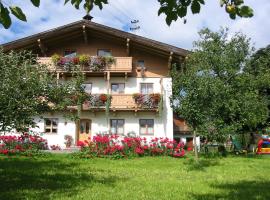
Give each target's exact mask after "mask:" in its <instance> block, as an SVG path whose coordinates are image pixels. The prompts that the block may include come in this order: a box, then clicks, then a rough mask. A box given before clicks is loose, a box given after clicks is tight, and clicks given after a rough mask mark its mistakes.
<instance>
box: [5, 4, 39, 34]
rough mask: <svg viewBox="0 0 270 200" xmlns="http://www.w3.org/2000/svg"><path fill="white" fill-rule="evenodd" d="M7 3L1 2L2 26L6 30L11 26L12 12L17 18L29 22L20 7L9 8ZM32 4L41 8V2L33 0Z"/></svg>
mask: <svg viewBox="0 0 270 200" xmlns="http://www.w3.org/2000/svg"><path fill="white" fill-rule="evenodd" d="M4 2H5V1H0V24H2V25H3V26H4V28H6V29H7V28H9V27H10V25H11V17H10V12H11V13H12V15H14V16H15V17H16V18H18V19H19V20H22V21H27V20H26V16H25V14H24V13H23V11H22V10H21V8H20V7H18V6H7V3H6V2H5V3H4ZM31 2H32V4H33V5H34V6H36V7H39V5H40V0H31Z"/></svg>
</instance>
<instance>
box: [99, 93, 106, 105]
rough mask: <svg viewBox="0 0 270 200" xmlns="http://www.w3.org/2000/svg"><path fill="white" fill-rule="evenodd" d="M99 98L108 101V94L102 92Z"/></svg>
mask: <svg viewBox="0 0 270 200" xmlns="http://www.w3.org/2000/svg"><path fill="white" fill-rule="evenodd" d="M99 99H100V100H101V101H102V102H103V103H104V102H106V101H107V95H106V94H101V95H100V96H99Z"/></svg>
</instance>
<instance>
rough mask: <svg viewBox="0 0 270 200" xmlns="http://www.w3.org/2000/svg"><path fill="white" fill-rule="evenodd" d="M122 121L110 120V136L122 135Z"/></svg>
mask: <svg viewBox="0 0 270 200" xmlns="http://www.w3.org/2000/svg"><path fill="white" fill-rule="evenodd" d="M124 125H125V120H124V119H111V132H112V134H118V135H124Z"/></svg>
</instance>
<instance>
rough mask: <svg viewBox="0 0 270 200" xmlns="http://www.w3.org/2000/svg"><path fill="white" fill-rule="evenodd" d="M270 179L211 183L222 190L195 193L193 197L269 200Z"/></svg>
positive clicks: (229, 199) (198, 198) (213, 186)
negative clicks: (213, 192) (211, 192)
mask: <svg viewBox="0 0 270 200" xmlns="http://www.w3.org/2000/svg"><path fill="white" fill-rule="evenodd" d="M269 185H270V181H241V182H238V183H231V184H230V183H229V184H217V185H211V187H212V188H214V189H218V191H220V192H219V193H217V194H199V195H198V194H193V195H191V196H190V198H191V199H196V200H216V199H223V200H232V199H233V200H253V199H257V200H268V199H270V192H269Z"/></svg>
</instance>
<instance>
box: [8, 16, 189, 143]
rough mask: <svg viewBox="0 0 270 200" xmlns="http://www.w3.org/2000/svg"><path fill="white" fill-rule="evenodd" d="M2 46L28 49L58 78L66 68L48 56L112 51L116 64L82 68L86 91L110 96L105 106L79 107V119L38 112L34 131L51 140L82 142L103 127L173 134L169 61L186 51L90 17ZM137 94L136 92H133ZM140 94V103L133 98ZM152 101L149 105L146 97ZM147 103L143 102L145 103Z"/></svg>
mask: <svg viewBox="0 0 270 200" xmlns="http://www.w3.org/2000/svg"><path fill="white" fill-rule="evenodd" d="M3 47H4V50H5V51H9V50H21V49H27V50H31V51H32V52H33V53H36V54H37V55H38V57H39V62H40V63H43V64H47V65H48V67H49V68H50V70H51V71H52V73H55V74H56V78H57V79H58V80H59V81H63V82H65V81H66V80H69V79H70V78H71V76H70V73H69V71H68V70H66V69H65V68H63V67H61V66H57V65H55V64H53V62H52V59H51V56H52V55H54V54H58V55H61V56H63V57H64V56H70V55H73V56H78V55H88V56H93V57H94V56H101V57H104V56H112V57H113V58H114V61H115V62H114V63H113V64H111V65H107V66H105V68H104V69H102V70H92V69H90V68H87V69H85V68H84V69H83V71H84V73H85V76H86V81H85V84H84V87H85V91H86V92H87V93H89V95H93V96H95V95H96V96H97V97H98V98H100V96H101V95H103V94H106V95H111V103H110V107H109V112H106V111H105V110H106V108H105V106H99V107H93V106H92V107H91V106H89V105H83V106H82V113H81V116H80V121H79V122H74V121H71V120H70V119H68V118H65V117H64V111H63V112H58V113H44V115H43V116H41V117H36V118H35V121H36V123H37V128H35V129H34V131H36V132H40V133H43V137H44V138H46V139H47V140H48V143H49V145H57V144H58V145H60V146H62V147H63V146H64V142H65V140H64V136H65V135H70V136H72V137H73V138H74V141H75V142H77V141H81V140H82V141H84V140H86V139H88V138H91V137H93V136H94V135H96V134H98V133H102V132H111V133H115V134H120V135H128V134H132V135H137V136H142V137H148V138H150V137H168V138H170V139H173V137H174V136H173V133H174V132H173V111H172V108H171V106H170V96H171V94H172V78H171V77H170V75H169V71H170V68H171V65H172V63H179V62H181V60H183V58H184V57H185V56H186V55H187V54H188V51H187V50H184V49H181V48H178V47H174V46H171V45H168V44H164V43H161V42H157V41H153V40H150V39H147V38H144V37H141V36H137V35H134V34H131V33H127V32H123V31H120V30H116V29H113V28H110V27H106V26H103V25H100V24H96V23H94V22H91V21H88V20H81V21H78V22H75V23H72V24H68V25H65V26H62V27H59V28H56V29H52V30H49V31H46V32H42V33H39V34H35V35H32V36H29V37H26V38H23V39H19V40H16V41H13V42H10V43H6V44H4V45H3ZM136 95H137V96H136ZM136 97H138V98H140V100H141V101H144V102H143V105H142V104H141V103H140V102H139V103H138V101H137V100H136ZM149 101H150V104H151V105H149V104H147V102H148V103H149ZM145 102H146V104H144V103H145Z"/></svg>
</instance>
